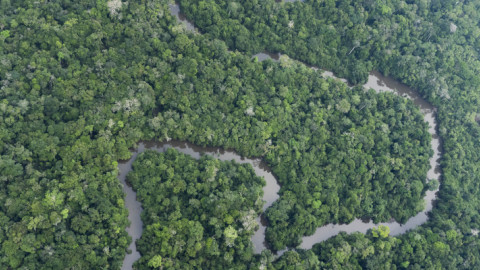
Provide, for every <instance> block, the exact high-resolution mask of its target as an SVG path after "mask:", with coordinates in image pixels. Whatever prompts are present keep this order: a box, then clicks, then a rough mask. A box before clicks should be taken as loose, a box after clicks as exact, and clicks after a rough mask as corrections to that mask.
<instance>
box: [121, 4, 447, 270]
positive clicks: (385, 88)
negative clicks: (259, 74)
mask: <svg viewBox="0 0 480 270" xmlns="http://www.w3.org/2000/svg"><path fill="white" fill-rule="evenodd" d="M170 11H171V12H172V14H173V15H175V16H176V17H177V18H178V19H179V20H180V21H183V22H184V23H186V24H187V29H188V30H193V31H194V30H195V27H194V26H193V24H191V23H190V22H188V21H186V20H185V17H183V16H182V15H181V13H180V8H179V6H178V4H176V5H171V6H170ZM280 56H281V55H280V54H272V53H268V52H263V53H259V54H256V55H254V57H257V58H258V60H259V61H264V60H267V59H271V60H273V61H279V59H280ZM311 68H313V69H315V70H318V68H316V67H311ZM321 74H322V76H324V77H326V78H333V79H337V80H341V81H343V82H347V81H346V80H345V79H341V78H337V77H336V76H335V75H334V74H333V73H332V72H329V71H324V70H322V71H321ZM364 87H365V88H372V89H374V90H375V91H377V92H393V93H395V94H398V95H400V96H403V97H405V98H408V99H411V100H412V101H413V103H414V104H416V105H417V106H419V108H420V110H421V112H422V113H423V115H424V119H425V121H426V122H427V123H428V124H429V133H430V134H431V135H432V141H431V147H432V149H433V151H434V154H433V156H432V158H431V159H430V170H429V171H428V173H427V181H429V180H431V179H440V177H441V168H440V165H439V159H440V158H441V140H440V138H439V136H438V134H437V123H436V118H435V112H436V108H435V107H433V106H432V105H431V104H430V103H428V102H427V101H426V100H424V99H423V98H421V97H420V95H419V94H418V93H417V92H416V91H414V90H413V89H411V88H409V87H408V86H406V85H404V84H402V83H399V82H398V81H396V80H394V79H392V78H390V77H385V76H383V75H381V74H380V73H378V72H375V71H374V72H371V73H370V75H369V77H368V81H367V83H366V84H365V85H364ZM169 147H173V148H175V149H177V150H178V151H180V152H182V153H185V154H188V155H190V156H192V157H194V158H199V157H200V155H201V154H208V155H212V156H214V157H215V158H218V159H220V160H235V161H236V162H239V163H249V164H251V165H252V167H253V168H254V170H255V173H256V174H257V175H258V176H263V177H264V178H265V181H266V186H265V187H264V189H263V190H264V197H263V199H264V200H265V201H266V203H265V205H264V208H263V210H264V211H265V209H267V208H268V207H269V206H271V205H272V203H273V202H274V201H275V200H277V199H278V194H277V193H278V191H279V189H280V186H279V185H278V183H277V181H276V179H275V177H274V176H273V175H272V173H271V172H270V170H269V168H268V167H267V166H266V164H265V163H264V162H263V161H261V160H260V159H248V158H243V157H241V156H239V155H238V154H236V153H235V152H233V151H225V150H222V149H220V148H209V147H197V146H195V145H192V144H189V143H185V142H177V141H172V142H167V143H153V142H140V143H139V145H138V148H137V149H136V150H134V151H132V153H133V155H132V158H131V159H130V160H128V161H125V162H121V163H120V164H119V170H120V174H119V178H120V180H121V182H122V184H123V185H124V191H125V193H126V194H127V196H126V199H125V206H126V207H127V208H128V210H129V216H128V219H129V220H130V222H131V225H130V227H129V228H127V232H128V234H129V235H130V236H132V239H133V242H132V244H130V247H129V248H130V249H131V250H132V253H131V254H128V255H127V256H126V257H125V260H124V263H123V267H122V269H125V270H129V269H132V263H133V262H134V261H136V260H137V259H138V258H140V254H139V253H138V252H137V250H136V247H135V241H136V240H137V239H139V238H140V236H141V233H142V230H143V227H142V226H143V224H142V221H141V219H140V213H141V212H142V207H141V205H140V203H139V202H137V201H136V195H135V192H134V191H133V190H132V189H131V188H130V187H129V186H127V185H126V183H125V176H126V174H127V173H128V172H129V171H130V170H131V165H132V163H133V161H134V160H135V158H136V157H137V155H138V153H141V152H143V151H145V149H152V150H156V151H159V152H163V151H165V150H166V149H167V148H169ZM437 191H438V189H437V190H434V191H427V192H426V195H425V198H424V200H425V210H424V211H422V212H420V213H418V214H417V215H416V216H414V217H412V218H410V219H409V220H408V221H407V222H406V223H405V224H403V225H402V224H399V223H398V222H387V223H380V224H374V223H373V222H371V221H370V222H364V221H362V220H360V219H356V220H354V221H353V222H351V223H349V224H328V225H325V226H322V227H319V228H318V229H317V230H316V231H315V233H314V234H313V235H311V236H306V237H303V238H302V244H301V245H300V246H299V248H303V249H309V248H311V247H312V246H313V245H314V244H316V243H318V242H321V241H325V240H327V239H328V238H330V237H333V236H335V235H337V234H338V233H339V232H341V231H344V232H347V233H352V232H362V233H366V232H367V230H369V229H371V228H374V227H377V226H379V225H386V226H388V227H389V228H390V234H391V235H399V234H402V233H405V232H406V231H408V230H411V229H414V228H416V227H417V226H419V225H421V224H423V223H425V222H426V221H427V219H428V216H427V214H428V212H429V211H431V209H432V207H433V201H434V200H435V198H436V192H437ZM257 221H258V222H259V224H260V229H259V230H258V231H257V232H256V233H255V235H254V236H253V237H252V241H253V244H254V247H255V251H256V252H257V253H259V252H261V250H263V249H265V248H266V246H265V242H264V241H265V229H266V227H265V225H264V224H261V222H260V217H259V218H257ZM283 252H284V251H281V252H279V254H282V253H283Z"/></svg>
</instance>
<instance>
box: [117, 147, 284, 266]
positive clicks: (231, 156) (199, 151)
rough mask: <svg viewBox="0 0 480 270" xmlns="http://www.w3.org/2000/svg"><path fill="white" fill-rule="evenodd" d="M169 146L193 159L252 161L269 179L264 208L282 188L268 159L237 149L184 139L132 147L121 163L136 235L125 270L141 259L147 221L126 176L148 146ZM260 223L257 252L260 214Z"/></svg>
mask: <svg viewBox="0 0 480 270" xmlns="http://www.w3.org/2000/svg"><path fill="white" fill-rule="evenodd" d="M168 148H175V149H176V150H178V151H179V152H181V153H184V154H187V155H189V156H191V157H193V158H196V159H198V158H200V156H201V155H211V156H213V157H215V158H217V159H219V160H222V161H226V160H234V161H236V162H237V163H248V164H250V165H252V167H253V169H254V171H255V174H256V175H257V176H260V177H263V178H264V179H265V182H266V185H265V187H264V188H263V192H264V193H263V200H264V201H265V205H264V206H263V211H265V210H266V209H267V208H268V207H270V206H271V205H272V203H273V202H274V201H276V200H277V199H278V194H277V193H278V191H279V190H280V186H279V185H278V184H277V180H276V179H275V177H274V176H273V174H272V173H271V171H270V169H269V167H268V166H267V165H266V164H265V162H264V161H262V160H261V159H258V158H253V159H250V158H244V157H242V156H240V155H238V154H237V153H235V152H234V151H230V150H223V149H221V148H215V147H198V146H196V145H193V144H191V143H187V142H180V141H170V142H164V143H158V142H140V143H139V144H138V147H137V148H136V149H135V150H132V157H131V158H130V159H129V160H128V161H123V162H119V165H118V169H119V176H118V177H119V178H120V180H121V182H122V184H123V190H124V192H125V193H126V194H127V196H126V198H125V206H126V207H127V208H128V211H129V214H128V219H129V220H130V222H131V224H130V226H129V227H128V228H127V232H128V234H129V235H130V236H131V237H132V243H131V244H130V246H129V249H130V250H132V253H131V254H127V256H126V257H125V259H124V261H123V267H122V269H124V270H129V269H132V264H133V262H135V261H136V260H138V259H139V258H140V253H138V251H137V249H136V246H135V241H136V240H137V239H139V238H140V236H141V235H142V231H143V224H142V220H141V218H140V214H141V212H142V211H143V209H142V206H141V204H140V203H139V202H138V201H137V200H136V194H135V192H134V191H133V189H132V188H131V187H130V186H128V185H127V184H126V182H125V177H126V175H127V173H128V172H129V171H131V170H132V163H133V162H134V161H135V159H136V158H137V156H138V154H139V153H142V152H144V151H145V150H147V149H150V150H155V151H157V152H165V151H166V150H167V149H168ZM257 222H258V223H259V225H260V229H259V230H257V231H256V232H255V234H254V235H253V237H252V242H253V246H254V248H255V252H256V253H260V252H261V251H262V250H263V249H265V243H264V241H265V229H266V227H265V222H261V220H260V217H258V218H257Z"/></svg>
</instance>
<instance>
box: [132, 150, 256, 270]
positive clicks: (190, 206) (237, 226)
mask: <svg viewBox="0 0 480 270" xmlns="http://www.w3.org/2000/svg"><path fill="white" fill-rule="evenodd" d="M127 177H128V182H129V183H131V185H132V187H133V189H134V190H135V191H136V192H137V198H138V200H139V201H140V202H141V203H142V207H143V208H144V212H143V213H142V220H143V222H144V225H145V227H146V228H145V231H144V232H143V234H142V238H141V239H140V240H139V241H138V242H137V243H138V245H137V246H138V249H139V250H140V252H141V254H142V255H143V256H142V258H141V259H140V260H139V261H138V262H137V263H138V265H137V266H136V268H137V269H151V267H153V268H156V267H159V266H163V267H166V268H171V269H250V268H252V267H254V266H255V265H250V264H251V263H253V262H254V260H253V259H252V257H253V247H252V242H251V239H250V238H251V236H252V235H253V233H254V230H255V229H257V228H258V224H257V221H256V220H255V219H256V218H257V216H258V215H259V214H260V213H261V211H262V205H263V201H262V195H263V190H262V186H264V185H265V183H264V180H263V179H262V178H260V177H258V176H256V175H255V172H254V171H253V169H252V167H251V165H249V164H243V165H239V164H237V163H234V162H233V161H231V162H220V161H218V160H216V159H214V158H212V157H210V156H208V155H206V156H203V157H202V158H201V159H200V160H195V159H193V158H192V157H190V156H188V155H185V154H181V153H179V152H178V151H176V150H174V149H172V148H170V149H168V150H167V151H166V152H165V153H157V152H154V151H147V152H144V153H142V154H141V155H140V156H139V157H138V158H137V159H136V160H135V162H134V164H133V171H131V172H130V173H129V174H128V176H127ZM257 267H258V266H257Z"/></svg>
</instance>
